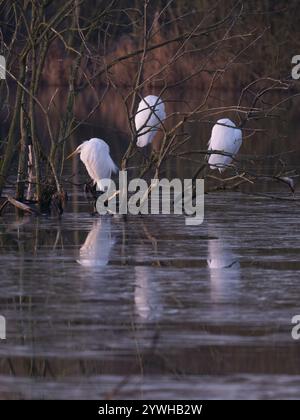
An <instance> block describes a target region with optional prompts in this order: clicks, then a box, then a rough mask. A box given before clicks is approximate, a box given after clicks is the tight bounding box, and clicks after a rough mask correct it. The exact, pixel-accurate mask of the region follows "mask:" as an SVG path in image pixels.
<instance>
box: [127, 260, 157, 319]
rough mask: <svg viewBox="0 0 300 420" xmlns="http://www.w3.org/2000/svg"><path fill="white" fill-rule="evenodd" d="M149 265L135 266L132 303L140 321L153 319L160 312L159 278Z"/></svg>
mask: <svg viewBox="0 0 300 420" xmlns="http://www.w3.org/2000/svg"><path fill="white" fill-rule="evenodd" d="M152 270H155V269H154V268H151V267H145V266H136V267H135V290H134V303H135V309H136V313H137V314H138V316H139V318H140V319H141V320H142V321H155V320H157V319H159V318H160V316H161V313H162V309H163V308H162V302H161V296H160V294H161V290H160V289H161V288H160V284H159V279H158V278H157V277H156V276H154V275H153V274H154V272H153V271H152Z"/></svg>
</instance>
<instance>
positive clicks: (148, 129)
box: [134, 95, 166, 147]
mask: <svg viewBox="0 0 300 420" xmlns="http://www.w3.org/2000/svg"><path fill="white" fill-rule="evenodd" d="M165 118H166V112H165V105H164V103H163V101H162V99H160V98H159V97H158V96H154V95H149V96H146V98H143V99H142V100H141V102H140V103H139V106H138V110H137V113H136V115H135V119H134V122H135V129H136V132H137V136H138V139H137V146H138V147H145V146H147V145H148V144H150V143H152V140H153V139H154V137H155V134H156V133H157V131H158V130H159V129H160V127H161V123H162V122H163V121H164V120H165Z"/></svg>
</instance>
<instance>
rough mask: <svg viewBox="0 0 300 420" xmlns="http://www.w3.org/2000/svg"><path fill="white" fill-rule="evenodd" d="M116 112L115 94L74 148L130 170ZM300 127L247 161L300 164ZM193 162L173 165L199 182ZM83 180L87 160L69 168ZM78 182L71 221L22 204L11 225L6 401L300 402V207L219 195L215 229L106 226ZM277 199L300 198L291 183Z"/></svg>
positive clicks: (2, 311) (5, 222)
mask: <svg viewBox="0 0 300 420" xmlns="http://www.w3.org/2000/svg"><path fill="white" fill-rule="evenodd" d="M52 94H53V93H51V92H49V93H48V94H46V98H44V102H45V103H47V98H51V96H52ZM197 94H198V93H197ZM47 95H48V96H47ZM194 96H195V98H194V99H191V98H189V99H190V100H196V99H197V98H196V94H195V95H194ZM179 99H180V98H179ZM214 100H216V98H214ZM85 101H87V99H86V97H85V98H81V99H79V104H78V109H79V110H80V109H84V107H86V110H87V109H88V108H89V106H88V105H89V104H86V103H85ZM198 101H199V99H198ZM218 101H219V102H218V103H217V105H218V106H221V105H222V104H224V101H225V102H226V95H225V99H224V100H223V99H222V98H221V97H220V98H219V99H218ZM62 102H63V101H62ZM230 103H231V100H229V99H228V100H227V102H226V104H227V105H229V104H230ZM117 104H118V98H110V100H108V101H107V102H106V103H105V104H104V105H103V106H102V107H101V112H100V114H101V115H98V117H97V116H95V118H94V121H93V122H91V123H89V124H86V125H85V126H84V127H82V128H81V129H80V130H79V132H78V133H77V135H76V137H72V139H71V144H69V145H68V148H69V149H71V148H73V147H75V145H77V144H78V143H79V142H80V141H82V140H85V139H87V138H90V137H92V136H97V137H102V138H104V139H105V140H106V141H107V142H108V143H109V144H110V146H111V151H112V154H113V157H114V159H115V160H116V161H117V163H119V158H120V156H121V154H122V152H123V151H124V150H125V149H126V146H127V144H128V133H126V121H125V120H126V119H125V117H124V114H122V112H121V111H120V112H116V109H117V107H118V105H117ZM172 106H173V107H174V109H171V107H172ZM61 107H62V108H63V105H61ZM176 107H177V108H176ZM178 107H180V104H178V103H177V102H175V103H171V104H168V105H167V110H168V113H169V114H170V113H172V112H176V111H177V110H178ZM59 111H60V110H59V108H58V112H59ZM78 113H79V114H80V112H78ZM78 117H80V115H78ZM97 118H98V119H97ZM204 119H205V118H204ZM39 123H40V124H41V121H39ZM197 124H200V123H197V122H194V123H192V124H190V125H188V126H187V127H186V130H188V131H189V132H190V134H191V139H192V140H191V141H192V143H193V147H195V146H197V147H206V144H207V140H208V138H209V130H210V128H211V123H207V124H206V125H205V124H204V123H203V124H202V123H201V124H200V125H197ZM253 124H254V123H253ZM259 124H262V125H263V124H264V123H263V122H261V123H260V122H258V123H257V125H258V126H259ZM272 124H273V123H272ZM297 124H298V123H297V121H295V119H292V117H291V122H290V125H288V131H285V130H284V127H285V126H284V122H283V121H280V122H279V123H276V124H275V125H274V124H273V125H272V127H271V128H270V131H268V132H267V134H268V136H267V134H266V133H258V134H257V135H254V136H252V137H250V138H249V139H245V141H244V144H243V147H242V150H241V154H247V153H248V154H253V153H255V154H257V155H265V154H272V153H274V154H275V153H278V152H282V151H291V150H294V152H293V153H290V154H288V155H287V156H285V157H287V167H286V169H299V158H298V157H299V145H298V143H297V144H296V143H295V133H296V132H299V127H298V126H297ZM254 125H255V124H254ZM124 127H125V128H124ZM297 127H298V128H297ZM40 130H41V135H42V136H44V138H45V141H46V140H47V134H46V130H45V128H44V127H43V125H42V124H41V127H40ZM43 130H44V132H43ZM295 151H296V152H295ZM269 163H270V162H269ZM271 163H272V164H274V161H272V162H271ZM193 164H194V165H195V164H196V163H195V162H191V161H189V160H186V161H184V160H179V161H175V162H172V165H171V166H170V167H172V170H173V172H174V171H175V173H176V174H178V175H180V176H186V177H188V176H189V175H191V173H193V172H194V168H193ZM169 169H170V168H169V167H168V166H167V172H168V170H169ZM259 170H260V171H269V167H267V166H266V167H262V166H261V165H260V166H259ZM79 172H80V173H81V175H83V174H84V171H83V168H82V166H81V164H79V161H78V160H74V161H73V163H72V167H69V168H68V174H70V173H73V174H78V173H79ZM81 179H82V177H80V178H79V180H81ZM72 180H74V181H75V182H78V178H77V177H75V178H72ZM66 188H67V189H68V192H69V194H70V196H71V201H70V203H69V207H68V209H67V210H66V212H65V213H64V215H63V218H62V219H61V220H60V221H59V220H57V219H55V218H46V217H42V218H35V217H27V218H26V217H24V218H18V217H17V216H16V214H15V213H14V212H13V211H12V210H10V212H9V213H6V214H5V216H4V217H2V218H0V279H1V280H0V315H2V316H5V318H6V321H7V339H6V340H0V398H2V399H4V398H9V399H12V398H26V399H29V398H42V399H52V398H71V399H76V398H89V399H90V398H92V399H100V398H174V399H180V398H193V399H202V398H251V399H255V398H298V397H299V390H300V341H299V342H298V341H294V340H293V339H292V337H291V331H292V327H293V325H292V323H291V319H292V317H293V316H294V315H297V314H300V301H299V296H300V259H299V257H300V239H299V234H298V224H299V202H297V201H295V202H290V201H279V200H269V199H266V198H262V197H255V196H252V195H246V194H242V193H231V192H227V193H217V194H209V195H206V197H205V222H204V223H203V225H201V226H194V227H192V226H186V225H185V223H184V218H183V217H181V216H145V217H129V218H128V220H127V221H124V220H122V219H120V218H113V217H110V216H107V217H102V218H95V217H92V216H90V213H89V212H90V208H89V206H88V204H87V203H86V200H85V198H84V196H83V194H82V187H76V186H72V185H71V184H67V185H66ZM257 188H259V189H263V190H264V191H265V192H268V191H270V190H271V189H273V191H274V185H273V184H270V183H266V184H264V186H263V188H262V186H261V185H260V186H259V187H258V186H257V185H256V186H255V187H254V188H253V190H254V191H256V189H257ZM252 192H253V191H252ZM276 194H280V196H282V195H284V196H288V197H289V198H291V196H290V193H289V191H287V188H286V186H285V185H277V186H276ZM296 197H297V194H296Z"/></svg>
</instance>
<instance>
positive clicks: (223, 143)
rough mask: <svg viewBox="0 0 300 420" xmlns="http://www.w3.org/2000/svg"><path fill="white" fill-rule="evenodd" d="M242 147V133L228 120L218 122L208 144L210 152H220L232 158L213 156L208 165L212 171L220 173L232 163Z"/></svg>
mask: <svg viewBox="0 0 300 420" xmlns="http://www.w3.org/2000/svg"><path fill="white" fill-rule="evenodd" d="M241 145H242V131H241V130H240V129H237V128H236V125H235V124H234V123H233V122H232V121H231V120H230V119H228V118H223V119H221V120H218V121H217V124H215V125H214V126H213V129H212V132H211V138H210V140H209V142H208V149H209V150H218V151H220V152H225V153H228V154H230V156H225V155H221V154H220V155H219V154H211V155H210V157H209V159H208V164H209V165H210V168H211V169H219V171H220V173H222V172H223V171H225V169H226V167H227V166H228V165H229V164H230V163H231V162H232V159H233V158H234V156H235V155H236V154H237V153H238V151H239V149H240V147H241Z"/></svg>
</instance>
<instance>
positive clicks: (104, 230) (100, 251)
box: [77, 217, 116, 268]
mask: <svg viewBox="0 0 300 420" xmlns="http://www.w3.org/2000/svg"><path fill="white" fill-rule="evenodd" d="M115 242H116V241H115V238H114V237H113V236H112V234H111V217H102V218H101V219H98V220H96V221H95V222H94V224H93V227H92V230H91V231H90V233H89V234H88V236H87V238H86V240H85V242H84V244H83V245H82V247H81V248H80V256H79V260H77V262H78V263H79V264H81V265H83V266H84V267H90V268H97V267H105V266H106V265H107V264H108V261H109V257H110V253H111V249H112V247H113V246H114V244H115Z"/></svg>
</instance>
